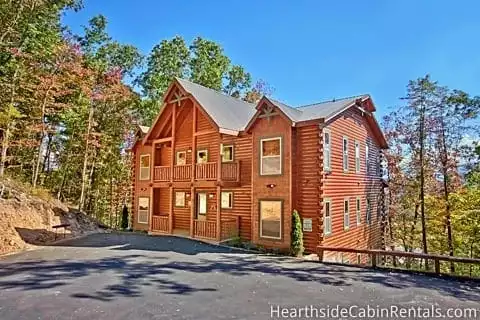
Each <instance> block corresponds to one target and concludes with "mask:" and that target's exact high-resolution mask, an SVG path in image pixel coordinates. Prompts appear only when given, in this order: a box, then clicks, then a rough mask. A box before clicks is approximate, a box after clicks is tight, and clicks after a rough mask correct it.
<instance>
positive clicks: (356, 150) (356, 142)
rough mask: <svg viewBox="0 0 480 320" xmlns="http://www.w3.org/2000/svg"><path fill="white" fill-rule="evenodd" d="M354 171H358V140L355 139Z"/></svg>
mask: <svg viewBox="0 0 480 320" xmlns="http://www.w3.org/2000/svg"><path fill="white" fill-rule="evenodd" d="M355 172H356V173H359V172H360V142H358V141H355Z"/></svg>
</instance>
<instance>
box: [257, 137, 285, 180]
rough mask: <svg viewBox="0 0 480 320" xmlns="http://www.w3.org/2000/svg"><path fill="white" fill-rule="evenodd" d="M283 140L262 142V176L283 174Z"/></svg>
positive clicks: (263, 140) (270, 139)
mask: <svg viewBox="0 0 480 320" xmlns="http://www.w3.org/2000/svg"><path fill="white" fill-rule="evenodd" d="M281 145H282V138H280V137H278V138H269V139H262V140H260V175H262V176H266V175H275V174H281V173H282V147H281Z"/></svg>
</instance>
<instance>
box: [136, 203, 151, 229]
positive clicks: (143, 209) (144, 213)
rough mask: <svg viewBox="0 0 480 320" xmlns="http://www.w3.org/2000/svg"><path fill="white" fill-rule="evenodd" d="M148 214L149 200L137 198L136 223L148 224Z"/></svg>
mask: <svg viewBox="0 0 480 320" xmlns="http://www.w3.org/2000/svg"><path fill="white" fill-rule="evenodd" d="M149 212H150V198H147V197H139V198H138V223H148V215H149Z"/></svg>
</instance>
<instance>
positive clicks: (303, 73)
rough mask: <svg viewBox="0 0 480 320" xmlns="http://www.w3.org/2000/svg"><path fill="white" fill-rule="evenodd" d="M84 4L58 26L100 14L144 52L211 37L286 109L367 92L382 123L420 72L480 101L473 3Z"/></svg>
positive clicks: (114, 32) (76, 25) (477, 7)
mask: <svg viewBox="0 0 480 320" xmlns="http://www.w3.org/2000/svg"><path fill="white" fill-rule="evenodd" d="M84 2H85V8H84V9H83V10H82V11H80V12H78V13H68V14H67V15H66V16H65V17H64V19H63V20H64V23H65V24H67V25H68V26H70V27H71V29H72V30H73V31H75V32H79V31H80V30H81V26H82V25H85V24H87V22H88V19H89V18H91V17H92V16H94V15H97V14H100V13H101V14H103V15H105V16H106V17H107V19H108V21H109V27H108V32H109V33H110V35H111V36H112V37H113V38H115V39H116V40H118V41H120V42H124V43H130V44H133V45H135V46H137V47H138V48H139V49H140V50H141V51H142V53H144V54H148V53H149V52H150V50H151V49H152V47H153V46H154V45H155V44H157V43H158V42H160V41H161V40H162V39H166V38H171V37H173V36H175V35H181V36H183V37H184V38H185V39H186V40H187V41H189V42H190V41H191V39H193V38H194V37H196V36H202V37H204V38H208V39H211V40H214V41H216V42H218V43H220V44H221V45H222V46H223V48H224V49H225V52H226V54H227V55H228V56H229V57H230V58H231V59H232V62H233V63H235V64H241V65H243V66H244V67H245V68H246V69H247V70H248V71H249V72H250V73H251V74H252V75H253V77H254V79H259V78H261V79H264V80H265V81H267V82H268V83H270V84H271V85H272V86H273V87H274V88H275V92H274V94H273V95H274V97H275V98H277V99H279V100H281V101H284V102H286V103H288V104H290V105H293V106H296V105H301V104H309V103H313V102H317V101H321V100H326V99H331V98H340V97H343V96H351V95H356V94H362V93H370V94H371V95H372V96H373V99H374V101H375V103H376V106H377V109H378V114H379V115H378V116H382V115H384V114H385V113H387V112H388V110H389V109H390V108H392V107H394V106H397V105H399V104H401V102H400V101H399V98H400V97H402V96H403V95H404V94H405V86H406V84H407V82H408V80H410V79H416V78H418V77H421V76H423V75H425V74H426V73H430V74H431V76H432V78H433V79H435V80H437V81H439V82H440V83H441V84H443V85H447V86H449V87H452V88H457V89H462V90H465V91H467V92H469V93H470V94H472V95H479V94H480V87H479V86H478V84H479V83H480V54H479V51H480V41H479V40H480V38H479V35H480V20H479V19H478V12H480V2H479V1H443V0H441V1H440V0H437V1H413V0H405V1H400V0H398V1H393V0H384V1H381V0H378V1H373V0H371V1H370V0H368V1H367V0H365V1H353V0H352V1H313V0H312V1H302V0H297V1H273V0H272V1H261V0H256V1H253V0H244V1H225V0H223V1H220V0H218V1H213V0H212V1H193V0H190V1H188V0H184V1H158V0H156V1H155V0H136V1H131V0H104V1H98V0H84Z"/></svg>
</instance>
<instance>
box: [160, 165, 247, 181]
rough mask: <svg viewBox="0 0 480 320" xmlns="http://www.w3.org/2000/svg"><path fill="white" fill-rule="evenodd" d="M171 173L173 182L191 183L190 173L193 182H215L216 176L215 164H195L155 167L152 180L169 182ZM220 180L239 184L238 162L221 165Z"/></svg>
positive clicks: (216, 167)
mask: <svg viewBox="0 0 480 320" xmlns="http://www.w3.org/2000/svg"><path fill="white" fill-rule="evenodd" d="M172 171H173V181H178V182H181V181H184V182H185V181H191V180H192V173H193V174H194V179H193V180H195V181H216V180H218V179H217V176H218V166H217V162H207V163H196V164H186V165H175V166H173V169H172V167H171V166H155V167H154V169H153V180H154V181H155V182H169V181H171V180H172V179H171V175H172ZM220 174H221V176H220V180H222V181H229V182H240V161H235V162H226V163H222V166H221V171H220Z"/></svg>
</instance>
